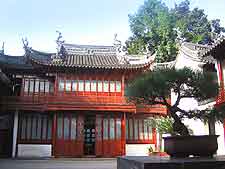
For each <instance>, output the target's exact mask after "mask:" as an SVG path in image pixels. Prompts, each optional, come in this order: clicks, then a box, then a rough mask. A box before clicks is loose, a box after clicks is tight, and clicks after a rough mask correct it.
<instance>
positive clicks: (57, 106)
mask: <svg viewBox="0 0 225 169" xmlns="http://www.w3.org/2000/svg"><path fill="white" fill-rule="evenodd" d="M0 107H1V108H3V109H4V108H5V109H12V110H15V109H16V110H37V111H51V110H101V111H103V110H104V111H122V112H142V113H157V114H158V113H160V114H161V113H163V114H165V113H166V109H165V107H163V106H160V105H145V106H138V107H136V105H135V104H134V103H130V102H128V100H127V98H126V97H123V96H50V95H49V96H7V97H1V98H0Z"/></svg>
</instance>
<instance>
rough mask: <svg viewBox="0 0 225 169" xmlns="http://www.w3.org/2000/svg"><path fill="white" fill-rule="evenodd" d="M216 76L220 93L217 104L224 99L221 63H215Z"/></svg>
mask: <svg viewBox="0 0 225 169" xmlns="http://www.w3.org/2000/svg"><path fill="white" fill-rule="evenodd" d="M217 68H218V74H219V81H220V91H219V100H218V101H219V102H221V101H222V100H224V99H225V97H224V80H223V79H224V78H223V67H222V64H221V61H218V62H217Z"/></svg>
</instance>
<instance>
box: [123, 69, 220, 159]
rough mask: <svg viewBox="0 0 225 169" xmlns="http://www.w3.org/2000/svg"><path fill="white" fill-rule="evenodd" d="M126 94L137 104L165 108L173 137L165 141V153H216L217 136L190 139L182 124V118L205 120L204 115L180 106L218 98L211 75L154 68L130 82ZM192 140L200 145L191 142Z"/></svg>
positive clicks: (188, 70) (178, 155) (189, 70)
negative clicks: (172, 98) (183, 102)
mask: <svg viewBox="0 0 225 169" xmlns="http://www.w3.org/2000/svg"><path fill="white" fill-rule="evenodd" d="M171 91H172V92H174V93H175V94H176V100H175V102H174V103H173V104H171V101H170V99H169V96H170V95H171ZM127 93H128V97H129V99H130V100H132V101H135V103H136V104H140V105H143V106H144V105H145V104H160V105H163V106H165V107H166V108H167V110H168V116H169V117H171V118H172V119H173V124H172V128H173V133H174V135H176V136H170V137H166V138H165V139H164V143H165V151H166V152H167V153H168V154H170V155H171V156H174V157H180V156H189V155H200V156H211V155H212V154H213V153H215V152H216V150H217V136H215V135H210V136H191V135H190V132H189V130H188V128H187V127H186V126H185V125H184V123H183V122H182V120H183V119H184V118H190V119H191V118H200V119H201V118H205V117H207V116H206V114H207V113H206V112H203V111H199V110H191V111H187V110H184V109H181V108H180V107H179V104H180V101H181V100H182V99H183V98H194V99H196V100H197V101H204V100H206V99H209V98H213V97H214V98H215V97H216V96H217V94H218V84H217V83H215V80H214V77H213V76H212V75H211V74H207V73H205V72H195V71H193V70H191V69H189V68H183V69H179V70H176V69H167V68H165V69H156V70H154V71H152V72H146V73H144V74H143V75H142V76H140V77H138V78H136V79H134V80H133V81H132V82H130V84H129V87H128V92H127ZM195 140H197V141H200V142H198V143H193V142H194V141H195ZM201 145H202V146H203V147H201ZM193 146H196V147H193Z"/></svg>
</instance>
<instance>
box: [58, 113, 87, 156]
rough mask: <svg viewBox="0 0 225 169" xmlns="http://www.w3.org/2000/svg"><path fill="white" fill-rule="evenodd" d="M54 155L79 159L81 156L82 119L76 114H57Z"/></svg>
mask: <svg viewBox="0 0 225 169" xmlns="http://www.w3.org/2000/svg"><path fill="white" fill-rule="evenodd" d="M56 126H57V127H56V143H55V155H56V156H61V157H79V156H82V155H83V117H82V116H79V115H77V114H76V113H58V114H57V124H56Z"/></svg>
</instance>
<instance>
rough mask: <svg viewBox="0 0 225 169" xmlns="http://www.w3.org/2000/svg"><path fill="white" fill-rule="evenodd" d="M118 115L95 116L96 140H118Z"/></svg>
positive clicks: (119, 119) (120, 121) (119, 126)
mask: <svg viewBox="0 0 225 169" xmlns="http://www.w3.org/2000/svg"><path fill="white" fill-rule="evenodd" d="M121 124H122V119H121V118H120V117H111V116H108V117H97V121H96V129H97V139H98V140H102V139H103V140H120V139H121Z"/></svg>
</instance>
